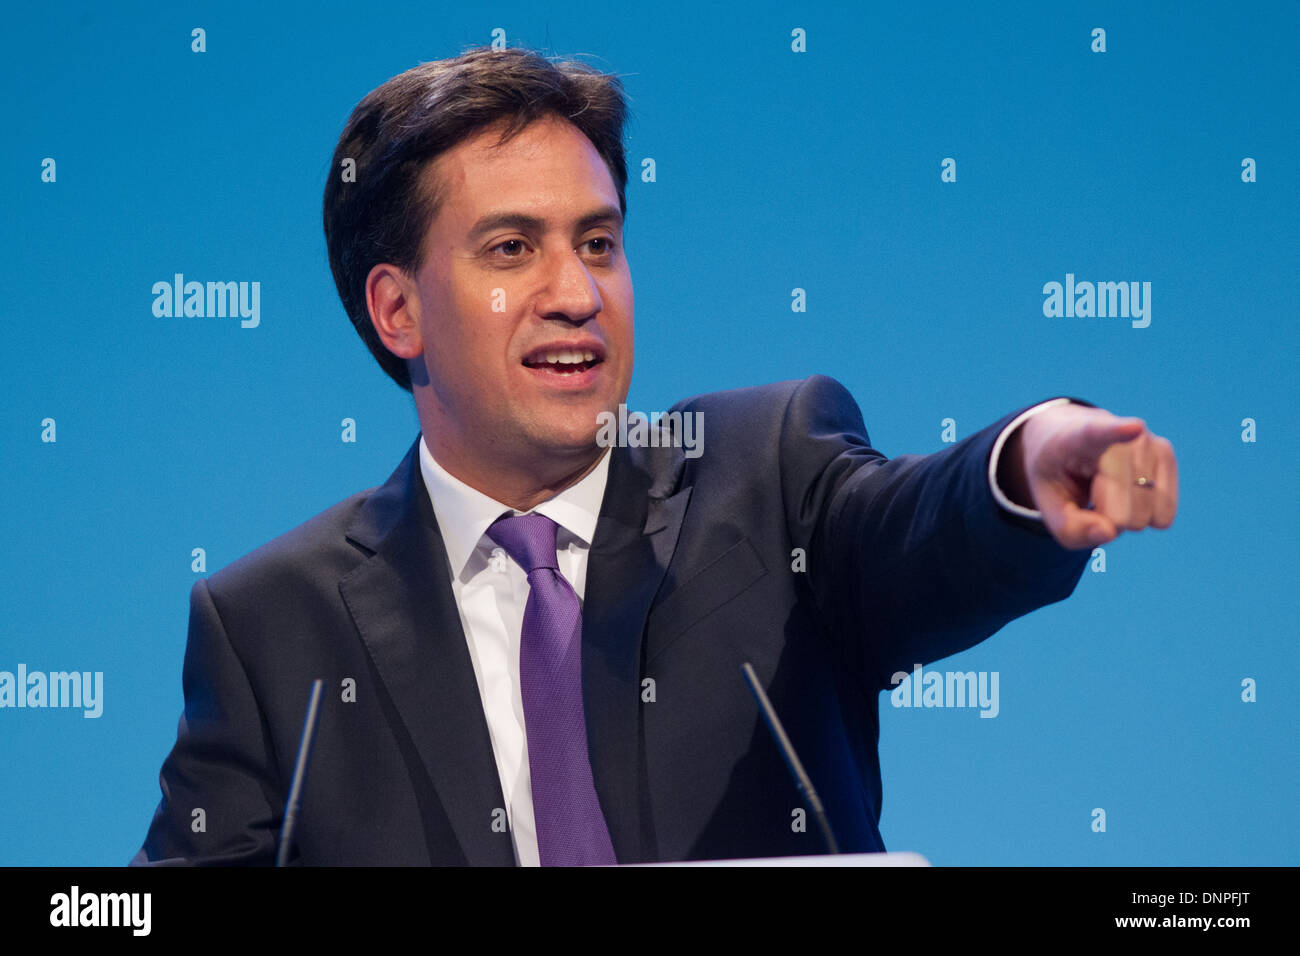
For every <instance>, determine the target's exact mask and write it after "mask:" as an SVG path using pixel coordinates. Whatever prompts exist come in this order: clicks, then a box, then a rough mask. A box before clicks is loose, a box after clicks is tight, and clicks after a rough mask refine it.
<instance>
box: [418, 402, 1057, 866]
mask: <svg viewBox="0 0 1300 956" xmlns="http://www.w3.org/2000/svg"><path fill="white" fill-rule="evenodd" d="M1068 401H1069V399H1068V398H1058V399H1052V400H1050V401H1047V402H1043V403H1042V404H1040V405H1036V406H1034V407H1033V408H1031V409H1028V410H1027V411H1025V412H1024V414H1022V415H1019V416H1017V417H1016V419H1015V420H1014V421H1012V422H1011V423H1010V424H1009V425H1008V426H1007V427H1006V428H1004V429H1003V430H1002V432H1001V434H999V435H998V438H997V441H996V442H995V443H994V445H993V452H992V454H991V455H990V456H989V487H990V488H991V489H992V491H993V497H994V498H995V499H996V500H997V502H998V503H999V504H1000V505H1001V506H1002V507H1004V508H1006V509H1007V510H1009V511H1012V512H1015V513H1016V514H1019V515H1023V516H1025V517H1028V518H1038V519H1041V518H1042V514H1041V513H1040V512H1038V511H1035V510H1033V509H1031V508H1024V507H1021V506H1020V505H1017V504H1015V503H1014V502H1013V501H1011V500H1010V499H1008V498H1007V496H1006V495H1005V494H1003V493H1002V490H1001V489H1000V488H999V487H998V485H997V466H998V456H999V455H1000V454H1001V451H1002V446H1003V445H1004V444H1005V443H1006V439H1007V436H1008V435H1010V434H1011V432H1012V431H1013V430H1014V429H1015V428H1016V427H1017V426H1018V425H1020V424H1021V422H1023V421H1024V420H1025V419H1027V418H1028V417H1029V416H1030V415H1033V414H1035V413H1037V412H1039V411H1042V410H1043V409H1044V408H1049V407H1051V406H1053V405H1057V404H1060V403H1061V402H1068ZM420 472H421V474H422V475H423V476H424V485H425V488H426V489H427V490H428V493H429V499H430V501H431V502H432V504H433V513H434V516H435V517H436V518H437V520H438V528H439V529H440V530H441V532H442V540H443V543H444V545H445V546H446V548H447V563H448V566H449V569H450V572H451V590H452V594H453V595H455V598H456V606H457V609H458V610H459V612H460V622H461V625H462V626H463V627H464V629H465V640H466V642H467V643H468V644H469V656H470V660H471V661H473V662H474V678H475V680H477V682H478V691H479V696H480V698H481V699H482V701H483V715H484V716H485V717H486V718H487V725H488V733H489V735H490V736H491V739H492V752H493V755H494V756H495V758H496V764H497V773H498V774H499V775H500V777H501V792H502V794H503V796H504V797H505V802H506V805H505V807H504V809H505V811H506V815H507V819H508V820H509V822H510V834H511V838H512V840H513V842H514V849H515V860H516V862H517V863H519V864H520V865H522V866H539V865H540V861H539V856H538V851H537V828H536V824H535V822H534V818H533V789H532V782H531V778H530V777H529V772H528V737H527V734H526V733H525V730H524V706H523V698H522V696H521V693H520V688H519V642H520V637H521V635H522V633H523V626H524V606H525V604H526V603H527V601H528V578H527V575H525V574H524V570H523V568H521V567H520V566H519V565H518V564H517V563H516V562H515V560H514V559H513V558H511V557H510V556H509V555H508V554H506V552H505V550H504V549H503V548H500V547H498V546H497V545H496V544H494V543H493V541H492V539H491V538H489V537H488V536H487V534H486V531H487V529H488V526H489V525H491V524H492V522H494V521H496V519H497V518H499V517H501V515H502V514H504V513H505V512H507V511H509V512H511V513H512V514H519V513H520V512H517V511H515V510H514V509H512V508H511V507H510V506H509V505H505V504H502V503H501V502H499V501H494V500H493V499H492V498H489V497H488V496H487V495H485V494H483V493H482V492H481V491H477V490H476V489H474V488H471V487H470V486H469V485H467V484H465V483H464V482H462V481H460V480H459V479H457V478H454V477H452V476H451V475H450V474H448V473H447V471H446V470H445V469H443V468H442V466H441V465H439V464H438V463H437V462H436V461H435V460H434V458H433V455H432V454H430V452H429V449H428V446H426V445H425V443H424V437H423V436H421V437H420ZM608 479H609V454H608V453H606V454H605V455H603V456H602V457H601V459H600V462H599V463H598V464H597V465H596V467H595V468H593V469H592V470H591V473H590V474H588V475H587V476H586V477H585V478H583V479H582V480H581V481H579V482H578V483H577V484H575V485H573V486H572V487H570V488H566V489H565V490H564V491H562V492H560V493H559V494H558V495H556V496H555V497H554V498H551V499H549V500H547V501H544V502H542V503H541V504H540V505H538V506H537V507H536V508H534V509H533V510H534V511H536V512H539V513H540V514H544V515H546V517H548V518H550V519H551V520H552V521H554V522H555V523H556V524H557V525H559V531H558V533H557V535H556V557H557V559H558V561H557V563H558V564H559V568H560V573H561V574H563V575H564V577H565V579H566V580H567V581H568V582H569V584H570V585H572V586H573V590H574V591H576V592H577V594H578V599H579V600H580V601H581V600H583V599H584V597H585V592H586V585H587V552H588V550H589V549H590V548H591V542H592V539H593V538H594V537H595V534H596V519H597V518H598V517H599V516H600V505H601V501H602V500H603V499H604V497H605V484H606V482H607V481H608Z"/></svg>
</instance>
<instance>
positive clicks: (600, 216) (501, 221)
mask: <svg viewBox="0 0 1300 956" xmlns="http://www.w3.org/2000/svg"><path fill="white" fill-rule="evenodd" d="M606 222H612V223H614V224H616V225H618V226H620V227H621V226H622V225H623V214H622V213H621V212H619V211H618V208H617V207H615V206H601V207H600V208H599V209H596V210H594V211H592V212H589V213H587V214H586V215H585V216H583V217H582V218H581V219H579V220H578V221H577V223H576V225H577V231H578V232H586V231H587V230H588V229H590V228H592V227H593V226H598V225H600V224H601V223H606ZM547 225H548V223H547V221H546V220H545V219H538V218H537V217H536V216H529V215H527V214H525V213H522V212H497V213H488V214H487V215H486V216H483V217H482V218H481V219H479V221H478V222H476V223H474V225H473V227H472V228H471V229H470V231H469V234H468V237H467V238H468V239H469V240H470V242H473V241H474V240H476V239H479V238H481V237H482V236H484V235H485V234H487V233H489V232H491V231H492V230H494V229H504V228H510V229H518V230H519V231H520V232H534V233H537V232H545V231H546V227H547Z"/></svg>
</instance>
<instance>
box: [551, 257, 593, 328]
mask: <svg viewBox="0 0 1300 956" xmlns="http://www.w3.org/2000/svg"><path fill="white" fill-rule="evenodd" d="M547 269H548V273H547V277H546V287H545V290H544V292H543V294H542V296H541V298H540V300H539V301H538V310H539V311H540V312H541V313H542V315H543V316H544V317H545V318H548V319H561V320H563V321H566V322H578V323H580V322H586V321H587V320H589V319H592V318H594V317H595V316H596V314H597V313H599V312H600V310H601V309H603V308H604V307H605V306H604V302H603V301H602V300H601V297H600V288H599V287H598V286H597V285H596V280H595V278H594V277H593V276H592V274H591V270H590V269H588V268H587V264H586V263H585V262H583V261H582V256H581V255H579V254H578V251H577V250H576V249H560V250H557V251H556V252H554V253H552V254H551V255H549V256H548V257H547Z"/></svg>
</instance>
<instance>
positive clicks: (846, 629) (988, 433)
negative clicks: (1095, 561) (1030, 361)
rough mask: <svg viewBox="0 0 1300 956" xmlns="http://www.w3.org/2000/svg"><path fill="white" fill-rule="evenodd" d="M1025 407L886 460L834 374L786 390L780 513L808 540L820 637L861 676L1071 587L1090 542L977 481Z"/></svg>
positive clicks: (909, 660)
mask: <svg viewBox="0 0 1300 956" xmlns="http://www.w3.org/2000/svg"><path fill="white" fill-rule="evenodd" d="M1035 404H1038V403H1035ZM1083 404H1088V403H1083ZM1032 407H1034V406H1026V407H1025V408H1022V409H1019V410H1017V411H1015V412H1012V413H1010V414H1009V415H1007V416H1005V417H1004V418H1002V419H1000V420H999V421H997V422H994V423H993V424H992V425H989V426H988V427H986V428H984V429H982V430H980V431H978V432H975V433H974V434H972V435H970V436H968V437H967V438H965V439H963V440H961V441H959V442H957V443H955V444H953V445H950V446H948V447H947V448H944V449H943V450H941V451H938V452H935V453H933V454H929V455H900V456H898V457H896V458H892V459H890V458H886V457H885V456H884V455H882V454H881V453H880V452H879V451H877V450H876V449H874V448H872V447H871V444H870V440H869V438H868V436H867V431H866V427H865V425H864V424H863V422H862V415H861V412H860V411H859V410H858V406H857V404H856V403H855V402H854V400H853V398H852V396H851V395H850V394H849V393H848V391H847V390H846V389H845V388H844V387H843V386H842V385H840V384H839V383H838V382H836V381H834V380H833V379H830V378H826V377H825V376H814V377H813V378H810V379H808V380H806V381H805V382H804V383H802V384H801V385H800V387H799V388H798V389H796V391H795V392H794V393H793V395H792V397H791V400H790V403H789V405H788V407H787V408H786V412H785V420H784V423H783V425H782V433H781V434H782V437H781V449H780V455H781V475H782V491H783V495H784V501H785V508H786V521H787V525H788V526H789V528H790V530H791V534H792V536H793V537H794V540H796V541H798V540H804V541H808V542H809V545H808V565H807V566H808V571H807V573H808V582H809V585H810V587H811V588H812V592H813V597H814V600H815V601H816V604H817V606H818V609H819V612H820V613H821V615H822V617H823V619H824V620H825V621H826V623H827V626H828V628H829V630H830V633H831V634H832V637H833V639H834V640H835V641H836V642H837V643H838V644H839V645H840V648H841V650H842V651H843V653H844V655H845V657H846V659H847V660H849V661H850V662H851V663H853V664H854V665H855V666H856V667H859V668H861V669H862V671H863V676H864V678H865V679H866V680H867V681H868V682H869V683H870V685H872V686H873V687H874V688H876V689H885V688H888V687H890V686H892V682H891V675H893V674H895V673H897V672H899V671H904V672H908V671H910V670H911V669H912V667H913V665H915V664H927V663H930V662H932V661H935V660H938V659H940V658H943V657H947V656H949V655H951V654H955V653H957V652H958V651H962V650H965V649H966V648H968V647H971V646H972V645H974V644H977V643H979V642H980V641H982V640H984V638H986V637H988V636H989V635H991V634H993V633H995V632H996V631H998V630H999V629H1000V628H1001V627H1002V626H1003V625H1004V624H1006V623H1007V622H1008V621H1011V620H1013V619H1015V618H1017V617H1019V616H1021V615H1023V614H1027V613H1028V612H1030V611H1032V610H1034V609H1035V608H1039V607H1042V606H1043V605H1046V604H1051V603H1053V602H1056V601H1060V600H1063V599H1064V598H1066V597H1068V596H1069V595H1070V594H1071V593H1072V592H1073V590H1074V587H1075V585H1076V584H1077V583H1078V580H1079V577H1080V575H1081V574H1082V573H1083V569H1084V567H1085V566H1086V565H1087V562H1088V559H1089V556H1090V554H1091V551H1090V550H1088V549H1084V550H1080V551H1071V550H1067V549H1065V548H1063V547H1061V545H1059V544H1058V543H1057V542H1056V540H1055V539H1054V538H1052V536H1051V535H1050V533H1049V532H1048V531H1047V530H1046V528H1045V527H1044V526H1043V524H1042V522H1041V521H1040V520H1038V519H1036V518H1029V517H1025V516H1023V515H1019V514H1015V513H1013V512H1011V511H1009V510H1007V509H1006V508H1004V507H1002V506H1001V505H1000V504H999V503H998V502H997V501H996V500H995V498H994V493H993V490H992V488H991V487H990V482H989V477H988V475H989V463H990V460H991V455H992V451H993V446H994V444H995V443H996V441H997V439H998V436H999V435H1000V434H1002V432H1003V431H1004V430H1005V429H1006V428H1007V426H1008V425H1009V424H1010V423H1011V422H1013V421H1014V420H1016V419H1017V417H1018V416H1020V415H1021V414H1022V413H1023V412H1025V411H1027V410H1028V409H1029V408H1032Z"/></svg>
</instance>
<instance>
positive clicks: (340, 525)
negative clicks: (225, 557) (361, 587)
mask: <svg viewBox="0 0 1300 956" xmlns="http://www.w3.org/2000/svg"><path fill="white" fill-rule="evenodd" d="M377 490H378V486H377V487H374V488H367V489H366V490H364V491H359V492H357V493H356V494H353V495H349V496H348V497H347V498H344V499H343V500H342V501H340V502H338V503H336V504H333V505H331V506H330V507H328V508H326V509H325V510H324V511H321V512H319V513H318V514H315V515H313V516H312V517H310V518H308V519H307V520H306V521H304V522H302V523H301V524H299V525H296V526H295V527H293V528H290V529H289V530H288V531H286V532H284V533H283V534H280V535H277V536H276V537H274V538H272V539H271V540H270V541H268V542H266V543H265V544H263V545H261V546H260V547H257V548H255V549H254V550H252V551H250V552H248V553H247V554H245V555H243V556H242V557H239V558H237V559H236V560H234V561H232V562H231V563H230V564H228V565H226V566H225V567H223V568H221V569H220V570H218V571H216V572H215V573H213V574H212V575H211V576H210V577H209V578H208V586H209V588H210V589H211V590H213V591H214V592H222V593H227V594H234V593H239V592H241V591H247V590H250V589H251V590H256V591H265V590H266V589H267V588H276V587H283V586H285V585H288V584H290V583H292V582H293V581H294V580H300V579H302V578H303V577H305V576H319V575H321V574H322V572H328V571H331V570H333V571H337V572H338V573H339V574H340V575H341V574H342V573H346V571H347V570H348V569H350V568H351V567H352V566H354V565H355V564H356V563H358V562H359V561H360V560H361V559H362V558H363V556H364V554H365V552H363V551H362V550H361V549H359V548H358V547H357V546H356V545H354V544H352V543H350V542H349V541H348V539H347V530H348V527H349V526H350V525H351V524H352V522H353V520H354V518H355V516H356V514H357V512H358V511H359V510H360V509H361V507H362V506H363V505H364V504H365V503H366V501H367V500H368V499H369V498H370V496H371V495H373V494H374V493H375V492H376V491H377Z"/></svg>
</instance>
